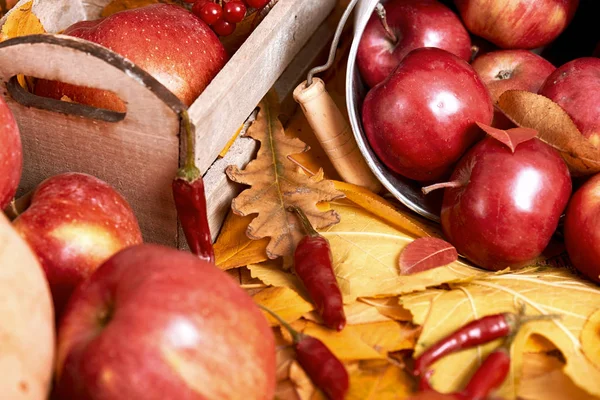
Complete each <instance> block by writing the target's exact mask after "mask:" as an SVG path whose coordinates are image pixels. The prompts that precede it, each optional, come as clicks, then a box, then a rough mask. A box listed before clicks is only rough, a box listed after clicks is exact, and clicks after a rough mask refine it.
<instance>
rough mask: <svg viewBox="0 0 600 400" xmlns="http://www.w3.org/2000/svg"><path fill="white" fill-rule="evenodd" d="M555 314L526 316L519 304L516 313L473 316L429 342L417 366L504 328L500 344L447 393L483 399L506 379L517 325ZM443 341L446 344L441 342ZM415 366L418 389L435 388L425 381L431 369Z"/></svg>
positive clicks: (485, 339)
mask: <svg viewBox="0 0 600 400" xmlns="http://www.w3.org/2000/svg"><path fill="white" fill-rule="evenodd" d="M559 317H560V316H559V315H555V314H550V315H548V314H547V315H531V316H526V315H525V306H524V305H521V308H520V310H519V312H518V314H513V313H503V314H495V315H490V316H487V317H483V318H480V319H477V320H475V321H472V322H471V323H469V324H467V325H465V326H464V327H462V328H460V329H458V330H457V331H455V332H453V333H452V334H450V335H449V336H448V337H446V338H444V339H442V340H441V341H439V342H438V343H436V344H435V345H434V346H432V347H431V349H429V350H432V349H433V350H434V351H432V352H431V353H430V354H429V355H428V356H427V357H426V358H425V359H424V360H423V361H422V362H421V364H420V366H419V367H420V368H424V367H425V364H426V362H429V364H428V365H427V366H429V365H431V364H432V363H433V362H434V361H436V360H438V359H439V358H441V357H442V356H445V355H447V354H450V353H453V352H454V351H457V350H460V349H463V348H467V347H474V346H477V345H479V344H483V343H486V342H490V341H492V340H494V339H497V338H498V337H502V336H498V335H499V334H500V333H501V332H504V337H506V340H505V342H504V344H503V345H502V346H500V347H498V348H497V349H496V350H494V351H493V352H491V353H490V354H489V355H488V356H487V357H486V359H485V360H484V362H483V363H482V364H481V365H480V367H479V368H478V369H477V371H475V374H473V376H472V377H471V379H470V380H469V383H468V384H467V385H466V386H465V388H464V390H463V391H461V392H459V393H450V394H449V396H452V397H454V398H455V399H457V400H484V399H486V398H487V397H488V396H489V394H490V393H491V392H492V391H493V390H495V389H497V388H498V387H500V385H502V382H504V380H505V379H506V377H507V375H508V372H509V371H510V346H511V344H512V341H513V340H514V338H515V336H516V334H517V332H518V330H519V329H520V328H521V326H523V324H525V323H527V322H530V321H540V320H550V319H556V318H559ZM445 343H446V345H444V344H445ZM459 346H460V347H459ZM429 350H427V352H429ZM427 352H426V353H427ZM424 354H425V353H423V355H424ZM416 369H417V368H416V367H415V374H416V375H421V379H420V382H419V390H420V391H424V392H436V391H435V389H433V388H432V387H431V385H430V383H429V381H430V378H431V375H432V374H433V370H427V371H423V370H420V371H419V372H418V373H417V370H416ZM436 393H437V392H436Z"/></svg>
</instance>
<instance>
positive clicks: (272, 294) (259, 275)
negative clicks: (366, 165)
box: [215, 60, 600, 400]
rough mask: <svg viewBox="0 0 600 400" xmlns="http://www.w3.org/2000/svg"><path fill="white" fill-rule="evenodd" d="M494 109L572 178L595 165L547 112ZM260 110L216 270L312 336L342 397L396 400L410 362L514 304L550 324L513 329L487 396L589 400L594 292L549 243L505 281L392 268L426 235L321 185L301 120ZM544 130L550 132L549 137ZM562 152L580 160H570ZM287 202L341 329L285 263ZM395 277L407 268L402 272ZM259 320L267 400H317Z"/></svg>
mask: <svg viewBox="0 0 600 400" xmlns="http://www.w3.org/2000/svg"><path fill="white" fill-rule="evenodd" d="M342 61H343V60H342ZM337 68H338V69H337V70H335V71H334V72H333V73H332V74H330V76H329V79H327V82H328V84H327V85H328V89H329V91H330V93H331V94H332V96H333V97H334V99H335V100H337V101H338V102H339V105H340V106H341V107H343V100H344V99H343V96H342V95H339V94H337V93H343V82H344V76H343V63H342V64H341V65H338V67H337ZM499 107H501V109H502V110H503V111H504V112H505V113H506V114H507V116H509V117H510V118H511V119H513V120H514V121H515V122H517V125H519V126H522V127H525V128H533V129H536V130H538V131H539V132H541V135H540V139H541V140H544V141H546V142H547V143H549V144H550V145H552V146H553V147H555V148H556V149H557V150H559V151H560V152H561V154H563V156H564V157H565V159H566V160H567V162H568V163H569V166H570V167H571V170H572V171H574V172H575V174H577V171H578V170H582V169H586V172H585V173H586V174H587V173H589V169H594V170H595V168H597V165H598V164H597V162H598V157H597V156H595V155H594V154H592V155H590V157H586V156H585V154H589V153H582V152H581V151H585V150H586V149H587V145H586V144H585V143H578V142H575V141H574V140H567V141H564V142H561V140H562V138H564V137H565V132H567V134H570V135H575V133H577V131H576V127H574V126H570V125H568V121H567V120H565V118H564V116H560V111H559V110H556V107H555V105H554V103H552V102H550V104H548V101H547V99H545V98H541V96H537V95H535V94H531V93H526V92H509V93H506V94H505V95H504V96H503V97H502V98H501V99H500V103H499ZM259 108H260V110H259V113H258V116H257V120H256V122H255V123H254V124H253V125H252V126H251V128H250V129H249V130H248V131H247V133H246V135H247V136H250V137H252V138H254V139H256V140H258V141H260V144H261V147H260V152H259V154H258V156H257V158H256V160H254V161H252V162H251V163H250V164H249V165H248V166H247V167H246V168H245V169H243V170H239V169H237V168H234V167H231V168H230V169H229V170H228V171H227V173H228V175H229V177H230V178H231V179H232V180H233V181H235V182H239V183H242V184H246V185H249V186H250V188H248V189H246V190H245V191H243V192H242V193H241V194H240V195H239V196H238V197H237V198H236V199H235V200H234V201H233V203H232V211H231V212H230V214H229V216H228V217H227V219H226V221H225V224H224V227H223V229H222V231H221V233H220V235H219V238H218V240H217V242H216V245H215V252H216V258H217V265H218V267H219V268H221V269H223V270H227V271H229V273H230V274H231V275H232V276H234V277H235V278H236V279H238V281H239V283H240V285H241V286H242V287H244V288H246V290H247V291H248V292H249V293H250V294H251V295H252V296H253V298H254V300H255V301H256V302H257V303H259V304H262V305H264V306H267V307H268V308H270V309H272V310H274V311H276V312H277V313H279V315H281V316H282V317H283V318H284V319H285V320H286V321H288V322H289V323H291V325H292V326H293V327H294V328H296V329H297V330H299V331H301V332H304V333H306V334H309V335H312V336H315V337H317V338H319V339H321V340H322V341H323V342H324V343H325V344H326V345H327V346H328V347H329V348H330V349H331V351H332V352H333V353H334V354H335V355H336V356H337V357H338V358H340V359H341V360H342V361H343V362H344V363H345V365H346V367H347V369H348V372H349V374H350V391H349V395H348V399H381V400H385V399H401V398H408V397H409V396H410V395H411V394H413V393H414V392H415V390H416V382H415V381H414V379H413V378H412V376H411V374H410V370H411V362H412V360H413V357H414V356H417V355H419V354H420V353H421V352H422V351H423V350H424V349H426V348H427V347H428V346H429V345H431V344H432V343H433V342H435V341H436V340H438V339H440V338H442V337H444V336H446V335H447V334H448V333H450V332H452V331H453V330H455V329H457V328H459V327H461V326H463V325H464V324H466V323H467V322H469V321H471V320H473V319H476V318H480V317H482V316H484V315H489V314H496V313H501V312H517V310H518V307H519V304H521V303H524V304H525V305H526V308H527V313H528V314H560V315H561V318H560V319H558V320H545V321H537V322H532V323H530V324H527V325H525V326H524V327H523V328H522V329H521V331H520V332H519V333H518V335H517V337H516V338H515V341H514V343H513V346H512V348H511V359H512V364H511V372H510V375H509V378H508V379H507V380H506V381H505V383H504V384H503V386H502V387H501V388H500V389H499V391H498V392H497V393H496V395H497V396H499V397H501V398H505V399H516V398H522V399H566V398H573V399H575V398H576V399H593V398H597V397H600V290H599V289H598V287H597V286H595V285H594V284H592V283H589V282H587V281H585V280H584V279H582V278H580V277H579V276H577V275H576V274H575V273H574V272H573V271H572V270H571V269H570V268H569V263H568V258H567V257H566V255H565V254H564V249H563V247H562V245H561V244H560V243H559V242H557V243H553V244H552V245H551V246H550V248H549V249H548V251H547V252H546V253H545V255H544V256H543V257H541V258H540V259H539V260H537V262H536V263H534V265H532V266H530V267H527V268H523V269H521V270H519V271H516V272H513V271H508V270H507V271H501V272H497V273H493V272H487V271H483V270H481V269H479V268H476V267H473V266H471V265H469V264H468V263H466V262H463V261H461V260H457V261H453V262H451V263H450V264H448V265H445V266H441V267H438V268H434V269H429V270H427V269H425V270H422V269H420V268H419V267H417V268H416V269H413V268H414V265H412V264H411V265H410V266H409V267H406V266H405V267H402V268H401V265H400V264H401V257H400V256H401V254H402V251H403V249H404V248H405V247H406V246H407V245H409V244H410V243H413V241H414V240H415V239H417V238H423V237H432V238H437V237H440V236H441V234H440V232H439V227H438V226H434V225H431V224H429V223H428V222H426V221H424V220H422V219H420V218H419V217H417V216H415V215H414V214H411V213H410V212H408V211H407V210H406V209H404V208H402V206H400V205H399V204H396V203H394V202H391V201H388V200H386V199H384V198H382V197H380V196H378V195H376V194H374V193H371V192H369V191H368V190H366V189H363V188H360V187H357V186H354V185H351V184H347V183H344V182H340V181H337V180H329V179H325V178H324V175H325V174H324V173H323V171H324V170H325V171H332V168H331V166H330V165H328V162H327V158H326V157H325V156H324V154H323V152H322V149H320V148H319V146H318V143H315V140H314V138H312V137H311V135H312V132H311V130H310V127H309V126H308V123H307V122H306V120H305V119H304V116H303V114H302V112H301V111H300V110H299V111H298V112H297V114H296V115H294V116H293V117H292V119H291V120H290V122H289V124H288V126H287V127H286V129H284V127H283V126H282V125H281V123H280V122H279V120H278V119H277V114H278V112H277V102H276V100H275V99H274V98H273V97H272V96H268V97H267V98H265V100H263V102H262V103H261V104H260V106H259ZM523 110H525V111H523ZM527 110H533V111H531V112H529V111H527ZM534 113H537V114H534ZM563 114H564V113H563ZM534 115H537V116H534ZM556 115H559V116H558V117H557V116H556ZM567 118H568V117H567ZM573 129H574V131H573ZM557 130H563V133H560V134H558V133H553V132H556V131H557ZM557 138H558V139H557ZM306 142H310V145H311V149H310V151H309V146H308V145H306V144H305V143H306ZM569 146H571V147H569ZM573 146H576V147H577V146H578V147H577V148H576V149H575V150H573ZM573 154H584V155H583V156H581V155H580V156H576V157H573V159H572V160H569V157H570V156H572V155H573ZM596 154H597V152H596ZM592 156H594V157H595V158H594V157H592ZM327 175H328V176H335V172H333V173H329V172H327ZM289 205H297V206H300V207H302V208H303V209H304V210H306V211H307V213H308V214H309V218H310V221H311V222H312V223H313V224H314V225H315V226H316V227H317V228H319V231H320V233H321V234H322V235H323V236H325V237H326V238H327V239H328V240H329V242H330V243H331V248H332V253H333V259H334V271H335V274H336V277H337V280H338V283H339V285H340V288H341V290H342V294H343V296H344V304H345V313H346V316H347V319H348V325H347V327H346V328H345V329H344V330H343V331H342V332H334V331H332V330H329V329H327V328H326V327H325V326H323V323H322V321H321V320H320V318H319V316H318V314H317V313H316V312H315V311H314V307H313V304H312V303H311V302H310V299H309V298H308V295H307V293H306V290H305V288H304V287H303V286H302V284H301V283H300V282H299V280H298V279H297V277H296V276H295V275H294V273H293V268H291V257H290V256H291V255H292V254H293V250H294V248H295V245H296V244H297V243H298V241H299V239H300V238H301V236H302V233H303V232H302V230H301V227H300V225H299V224H298V221H297V220H296V219H295V217H294V215H293V214H291V213H289V212H287V211H286V208H287V207H288V206H289ZM442 243H443V242H442ZM448 251H449V249H446V248H443V247H442V248H440V252H443V253H448ZM451 259H452V257H451ZM406 268H409V269H413V270H411V271H409V272H410V274H404V273H403V272H407V271H406ZM416 271H421V272H416ZM268 318H269V321H270V322H271V324H272V326H273V329H274V332H275V335H276V338H277V342H278V347H277V357H278V368H277V381H278V384H277V393H276V398H278V399H321V398H324V397H323V395H322V394H321V393H320V392H319V391H318V390H317V389H315V387H314V386H313V385H312V384H311V382H310V380H309V379H308V377H307V376H306V375H305V374H304V372H303V371H302V369H301V368H300V367H299V366H298V364H297V363H296V361H295V360H294V352H293V349H292V347H291V343H292V342H291V338H290V337H289V335H288V334H287V333H286V332H285V330H282V329H281V327H280V326H279V325H278V323H277V322H276V321H275V320H274V319H273V318H271V317H268ZM498 344H499V342H492V343H490V344H488V345H486V346H482V347H479V348H477V349H473V350H468V351H463V352H460V353H457V354H455V355H452V356H449V357H446V358H444V359H442V360H440V361H439V362H438V363H436V364H434V370H435V374H434V376H433V379H432V383H433V386H434V387H435V388H436V389H438V390H439V391H441V392H452V391H457V390H459V389H460V388H462V387H463V386H464V384H465V383H466V382H467V381H468V380H469V378H470V376H471V375H472V374H473V373H474V371H475V370H476V369H477V368H478V366H479V364H480V363H481V362H482V360H484V359H485V357H486V355H487V354H488V353H489V352H491V351H492V350H493V349H494V348H495V347H497V346H498Z"/></svg>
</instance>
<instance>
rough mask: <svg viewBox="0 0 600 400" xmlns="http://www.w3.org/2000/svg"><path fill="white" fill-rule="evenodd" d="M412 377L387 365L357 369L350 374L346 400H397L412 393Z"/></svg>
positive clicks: (391, 365)
mask: <svg viewBox="0 0 600 400" xmlns="http://www.w3.org/2000/svg"><path fill="white" fill-rule="evenodd" d="M414 386H415V384H414V381H413V379H412V377H411V376H410V375H409V374H408V373H407V372H406V371H405V370H403V369H401V368H399V367H397V366H396V365H394V364H390V363H387V364H386V365H383V366H380V367H379V368H372V367H371V368H359V369H356V370H355V371H352V372H350V389H349V390H348V395H347V396H346V400H398V399H404V398H407V397H408V396H409V395H410V394H412V393H413V391H414Z"/></svg>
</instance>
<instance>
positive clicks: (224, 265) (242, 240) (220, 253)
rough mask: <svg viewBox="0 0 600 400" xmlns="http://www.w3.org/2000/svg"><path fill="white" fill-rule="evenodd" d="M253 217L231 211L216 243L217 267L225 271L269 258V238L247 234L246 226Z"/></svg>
mask: <svg viewBox="0 0 600 400" xmlns="http://www.w3.org/2000/svg"><path fill="white" fill-rule="evenodd" d="M253 218H254V216H252V215H250V216H246V217H242V216H240V215H236V214H235V213H233V212H229V214H228V215H227V218H226V219H225V222H224V223H223V227H222V228H221V233H220V234H219V237H218V238H217V241H216V242H215V245H214V249H215V263H216V264H217V267H219V268H220V269H222V270H224V271H225V270H228V269H232V268H238V267H243V266H245V265H248V264H255V263H259V262H262V261H266V260H267V251H266V249H267V245H268V244H269V238H263V239H260V240H252V239H250V238H249V237H248V236H246V228H248V224H249V223H250V222H251V221H252V219H253Z"/></svg>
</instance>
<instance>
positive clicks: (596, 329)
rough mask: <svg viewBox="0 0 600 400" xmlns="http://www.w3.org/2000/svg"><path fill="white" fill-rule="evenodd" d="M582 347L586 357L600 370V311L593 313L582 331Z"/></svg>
mask: <svg viewBox="0 0 600 400" xmlns="http://www.w3.org/2000/svg"><path fill="white" fill-rule="evenodd" d="M581 345H582V347H583V349H584V351H585V355H586V356H587V357H588V358H589V359H590V361H591V362H593V363H594V365H595V366H596V368H598V369H600V309H598V310H597V311H596V312H595V313H593V314H592V315H591V316H590V317H589V318H588V320H587V322H586V323H585V326H584V327H583V331H581Z"/></svg>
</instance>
